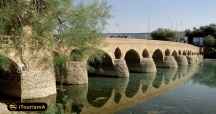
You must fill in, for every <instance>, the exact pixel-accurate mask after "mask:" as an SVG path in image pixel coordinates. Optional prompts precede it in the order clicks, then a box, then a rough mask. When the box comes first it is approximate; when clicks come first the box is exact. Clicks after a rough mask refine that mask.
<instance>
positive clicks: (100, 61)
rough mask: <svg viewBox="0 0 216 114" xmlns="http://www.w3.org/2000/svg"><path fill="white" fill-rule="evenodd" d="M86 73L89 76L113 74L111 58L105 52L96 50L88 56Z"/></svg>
mask: <svg viewBox="0 0 216 114" xmlns="http://www.w3.org/2000/svg"><path fill="white" fill-rule="evenodd" d="M87 68H88V73H89V74H90V76H98V75H99V76H114V75H115V74H113V73H112V72H113V71H114V65H113V61H112V58H111V57H110V56H109V55H108V54H107V53H105V52H103V51H100V50H98V51H97V54H94V55H92V56H90V57H89V58H88V64H87Z"/></svg>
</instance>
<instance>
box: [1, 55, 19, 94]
mask: <svg viewBox="0 0 216 114" xmlns="http://www.w3.org/2000/svg"><path fill="white" fill-rule="evenodd" d="M21 75H22V74H21V71H20V68H19V66H18V64H17V63H16V62H15V61H13V60H12V59H10V58H8V57H6V56H3V55H0V82H1V83H0V93H2V94H5V95H11V96H12V97H13V96H14V97H21ZM5 84H7V85H5Z"/></svg>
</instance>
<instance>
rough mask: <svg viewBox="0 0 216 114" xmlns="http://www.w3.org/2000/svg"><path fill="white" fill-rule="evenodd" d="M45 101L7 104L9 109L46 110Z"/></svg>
mask: <svg viewBox="0 0 216 114" xmlns="http://www.w3.org/2000/svg"><path fill="white" fill-rule="evenodd" d="M46 109H47V104H46V103H16V104H8V110H9V111H46Z"/></svg>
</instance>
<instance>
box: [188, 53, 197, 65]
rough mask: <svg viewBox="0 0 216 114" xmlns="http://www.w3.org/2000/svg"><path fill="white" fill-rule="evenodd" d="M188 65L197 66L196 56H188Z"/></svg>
mask: <svg viewBox="0 0 216 114" xmlns="http://www.w3.org/2000/svg"><path fill="white" fill-rule="evenodd" d="M187 60H188V64H189V65H194V64H196V58H195V57H194V56H191V55H190V56H187Z"/></svg>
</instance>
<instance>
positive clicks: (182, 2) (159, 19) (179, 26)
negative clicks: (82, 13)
mask: <svg viewBox="0 0 216 114" xmlns="http://www.w3.org/2000/svg"><path fill="white" fill-rule="evenodd" d="M108 3H109V4H110V5H111V15H112V17H111V19H110V20H109V24H108V25H107V27H106V30H105V32H106V33H118V32H121V33H122V32H123V33H125V32H127V33H142V32H151V31H153V30H155V29H157V28H170V29H174V30H178V31H182V30H185V29H192V28H193V27H199V26H203V25H208V24H211V23H216V0H108Z"/></svg>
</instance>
